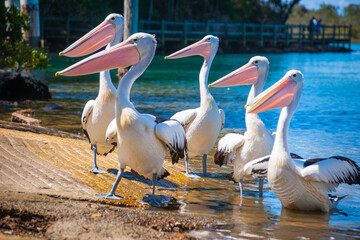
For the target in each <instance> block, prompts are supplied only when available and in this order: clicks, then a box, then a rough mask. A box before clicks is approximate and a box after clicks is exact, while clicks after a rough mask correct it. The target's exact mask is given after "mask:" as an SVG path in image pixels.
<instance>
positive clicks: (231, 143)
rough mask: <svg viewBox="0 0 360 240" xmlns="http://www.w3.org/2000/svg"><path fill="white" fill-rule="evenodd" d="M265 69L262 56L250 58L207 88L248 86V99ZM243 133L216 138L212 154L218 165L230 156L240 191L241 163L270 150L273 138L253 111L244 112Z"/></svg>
mask: <svg viewBox="0 0 360 240" xmlns="http://www.w3.org/2000/svg"><path fill="white" fill-rule="evenodd" d="M268 72H269V61H268V59H267V58H266V57H260V56H256V57H252V58H251V59H250V61H249V62H248V63H247V64H245V65H244V66H242V67H240V68H239V69H237V70H235V71H233V72H231V73H229V74H228V75H226V76H224V77H222V78H220V79H219V80H217V81H215V82H214V83H212V84H210V85H209V86H210V87H231V86H240V85H250V84H251V85H252V87H251V90H250V93H249V96H248V99H247V102H248V103H249V102H250V101H252V100H253V99H254V98H255V97H256V96H257V95H258V94H260V93H261V91H262V90H263V88H264V84H265V81H266V78H267V74H268ZM245 124H246V132H245V133H244V134H242V133H228V134H226V135H225V136H224V137H222V138H221V139H220V140H219V143H218V146H217V150H216V153H215V156H214V160H215V163H216V164H218V165H219V166H221V165H222V164H224V163H227V162H228V161H229V160H232V159H234V179H235V181H236V182H239V185H240V193H241V196H242V191H243V177H244V175H245V172H244V165H245V164H246V163H247V162H249V161H251V160H253V159H256V158H259V157H263V156H266V155H269V154H270V153H271V150H272V147H273V144H274V137H273V136H272V135H271V133H270V132H269V131H268V130H267V129H266V127H265V125H264V123H263V122H262V121H261V119H260V117H259V116H258V115H257V114H247V113H246V114H245ZM263 181H264V180H263V178H260V180H259V196H260V197H262V189H263Z"/></svg>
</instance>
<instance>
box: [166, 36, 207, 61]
mask: <svg viewBox="0 0 360 240" xmlns="http://www.w3.org/2000/svg"><path fill="white" fill-rule="evenodd" d="M210 54H211V43H210V42H207V41H206V40H204V39H202V40H200V41H198V42H196V43H194V44H192V45H190V46H187V47H185V48H183V49H181V50H179V51H177V52H175V53H173V54H171V55H169V56H166V57H165V59H175V58H184V57H189V56H202V57H204V58H205V59H206V61H207V60H208V59H209V57H210Z"/></svg>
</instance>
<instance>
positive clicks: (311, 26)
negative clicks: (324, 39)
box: [308, 16, 317, 38]
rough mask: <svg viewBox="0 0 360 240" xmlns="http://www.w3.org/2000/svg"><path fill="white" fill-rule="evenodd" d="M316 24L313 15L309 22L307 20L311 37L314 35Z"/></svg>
mask: <svg viewBox="0 0 360 240" xmlns="http://www.w3.org/2000/svg"><path fill="white" fill-rule="evenodd" d="M316 26H317V20H316V17H315V16H313V17H312V18H311V19H310V22H309V28H308V30H309V36H310V37H311V38H312V37H313V36H314V31H315V29H316Z"/></svg>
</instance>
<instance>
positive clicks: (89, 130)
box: [59, 13, 124, 173]
mask: <svg viewBox="0 0 360 240" xmlns="http://www.w3.org/2000/svg"><path fill="white" fill-rule="evenodd" d="M123 30H124V19H123V16H121V15H120V14H114V13H113V14H110V15H109V16H107V17H106V18H105V20H104V21H103V22H102V23H100V24H99V25H98V26H97V27H95V28H94V29H93V30H91V31H90V32H88V33H87V34H86V35H84V36H83V37H82V38H80V39H79V40H77V41H76V42H74V43H73V44H71V45H70V46H69V47H68V48H66V49H65V50H64V51H62V52H60V53H59V55H60V56H67V57H80V56H84V55H88V54H91V53H93V52H95V51H97V50H99V49H100V48H101V47H103V46H105V45H107V47H106V48H107V49H108V48H110V47H111V46H114V45H116V44H118V43H119V42H120V41H121V40H122V37H123ZM99 82H100V84H99V85H100V87H99V93H98V96H97V97H96V99H95V100H90V101H88V102H87V103H86V105H85V107H84V110H83V112H82V116H81V127H82V129H83V131H84V133H85V136H86V137H87V139H88V140H89V142H90V143H91V149H92V150H93V152H94V166H93V168H92V169H91V170H90V172H92V173H106V172H105V171H103V170H101V169H100V168H99V167H98V166H97V163H96V154H99V155H105V156H106V155H107V154H108V153H110V152H112V151H113V150H114V148H115V145H116V143H114V144H111V143H108V142H107V141H106V139H105V133H106V130H107V127H108V125H109V124H110V122H111V121H112V120H113V119H114V118H115V99H116V88H115V87H114V85H113V83H112V81H111V76H110V71H109V70H106V71H103V72H100V79H99Z"/></svg>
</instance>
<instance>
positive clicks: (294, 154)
mask: <svg viewBox="0 0 360 240" xmlns="http://www.w3.org/2000/svg"><path fill="white" fill-rule="evenodd" d="M290 156H291V158H293V159H303V158H302V157H300V156H299V155H297V154H296V153H290Z"/></svg>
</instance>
